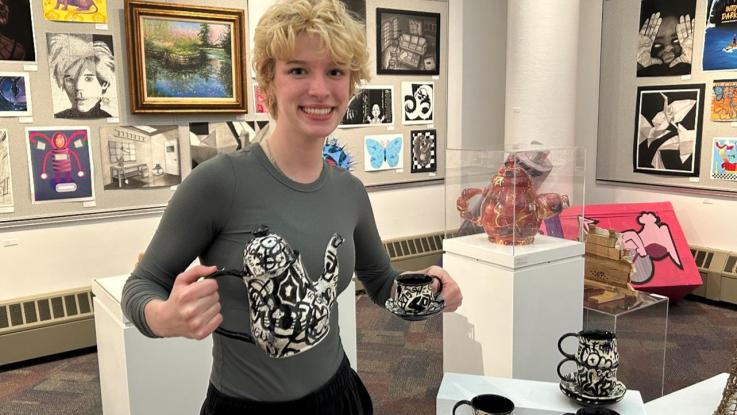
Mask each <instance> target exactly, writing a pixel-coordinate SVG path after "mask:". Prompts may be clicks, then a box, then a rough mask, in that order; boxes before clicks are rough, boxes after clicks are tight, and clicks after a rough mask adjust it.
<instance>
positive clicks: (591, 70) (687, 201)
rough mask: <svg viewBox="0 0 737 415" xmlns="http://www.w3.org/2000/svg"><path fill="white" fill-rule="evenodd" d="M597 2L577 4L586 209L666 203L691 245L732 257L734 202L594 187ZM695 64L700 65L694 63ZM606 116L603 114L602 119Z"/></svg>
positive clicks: (579, 133)
mask: <svg viewBox="0 0 737 415" xmlns="http://www.w3.org/2000/svg"><path fill="white" fill-rule="evenodd" d="M601 10H602V2H601V0H582V1H581V18H580V26H579V27H580V35H579V67H578V74H579V75H578V78H579V79H578V80H579V84H578V90H579V93H578V101H577V111H576V112H577V118H576V143H577V145H579V146H583V147H585V148H586V151H587V157H586V161H587V163H586V168H587V174H586V176H587V178H586V198H587V199H586V203H587V204H599V203H641V202H661V201H670V202H671V203H672V204H673V207H674V209H675V212H676V216H677V217H678V221H679V222H680V224H681V227H682V228H683V232H684V234H685V235H686V239H687V241H688V243H689V244H691V245H700V246H705V247H710V248H716V249H724V250H728V251H737V242H735V235H737V221H735V220H734V212H735V209H737V201H736V200H737V198H736V197H735V196H724V197H717V196H712V195H697V194H690V193H686V192H684V191H682V190H681V191H679V190H670V189H665V190H659V189H658V188H656V187H633V186H618V185H611V184H597V183H596V180H595V177H596V176H595V174H596V171H595V168H596V166H595V165H594V164H595V161H596V131H597V120H598V117H599V116H600V114H599V112H598V106H599V95H598V92H597V91H598V90H599V55H600V52H601V47H600V45H601V42H600V40H601ZM697 64H700V63H697ZM601 116H606V114H601Z"/></svg>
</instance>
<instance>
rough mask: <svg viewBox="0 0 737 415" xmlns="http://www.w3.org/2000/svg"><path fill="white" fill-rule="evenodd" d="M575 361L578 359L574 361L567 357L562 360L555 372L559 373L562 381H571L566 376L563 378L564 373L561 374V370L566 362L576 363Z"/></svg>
mask: <svg viewBox="0 0 737 415" xmlns="http://www.w3.org/2000/svg"><path fill="white" fill-rule="evenodd" d="M575 361H576V359H572V358H570V357H566V358H565V359H563V360H561V361H560V363H558V367H557V368H556V369H555V370H556V371H557V372H558V377H559V378H560V380H570V379H568V378H566V377H565V376H563V374H562V373H560V368H561V367H563V364H564V363H565V362H575Z"/></svg>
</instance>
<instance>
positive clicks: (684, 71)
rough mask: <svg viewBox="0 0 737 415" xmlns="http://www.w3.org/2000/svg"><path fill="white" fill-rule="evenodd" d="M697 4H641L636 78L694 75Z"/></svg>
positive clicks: (691, 0)
mask: <svg viewBox="0 0 737 415" xmlns="http://www.w3.org/2000/svg"><path fill="white" fill-rule="evenodd" d="M695 16H696V0H642V2H641V3H640V25H639V26H638V28H639V29H640V31H639V36H638V43H637V76H638V77H643V76H676V75H688V74H690V73H691V61H692V58H693V46H694V44H693V43H694V42H693V41H694V26H695V24H696V22H695V20H694V17H695Z"/></svg>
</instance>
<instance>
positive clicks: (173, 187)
mask: <svg viewBox="0 0 737 415" xmlns="http://www.w3.org/2000/svg"><path fill="white" fill-rule="evenodd" d="M177 187H179V185H176V184H175V185H174V186H171V187H169V190H171V191H172V192H173V191H175V190H177Z"/></svg>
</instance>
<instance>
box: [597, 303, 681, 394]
mask: <svg viewBox="0 0 737 415" xmlns="http://www.w3.org/2000/svg"><path fill="white" fill-rule="evenodd" d="M589 300H590V299H589V297H588V296H586V295H585V296H584V310H583V326H584V329H603V330H609V331H612V332H614V333H616V334H617V350H618V351H619V369H618V370H617V379H619V380H620V381H622V383H624V384H625V386H627V389H632V390H638V391H640V394H641V395H642V399H643V400H644V401H645V402H647V401H650V400H653V399H656V398H659V397H661V396H663V383H664V380H665V350H666V342H667V338H668V297H664V296H661V295H657V294H651V293H646V292H643V291H637V296H635V297H625V298H623V299H621V300H616V301H610V302H606V303H601V304H597V303H596V302H595V301H589Z"/></svg>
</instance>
